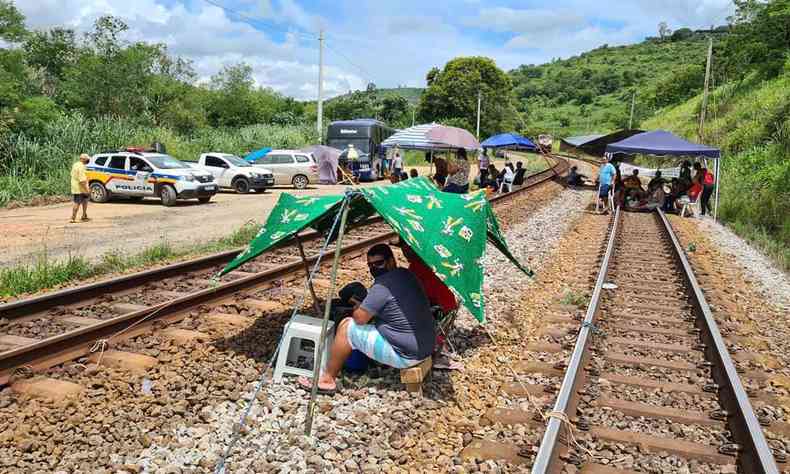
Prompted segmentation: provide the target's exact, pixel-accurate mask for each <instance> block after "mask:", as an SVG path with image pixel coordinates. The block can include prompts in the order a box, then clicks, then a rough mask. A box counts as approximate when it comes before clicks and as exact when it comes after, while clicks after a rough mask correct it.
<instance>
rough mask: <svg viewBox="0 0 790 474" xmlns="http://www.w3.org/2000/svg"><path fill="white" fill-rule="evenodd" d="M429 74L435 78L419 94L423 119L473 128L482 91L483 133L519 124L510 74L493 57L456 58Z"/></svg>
mask: <svg viewBox="0 0 790 474" xmlns="http://www.w3.org/2000/svg"><path fill="white" fill-rule="evenodd" d="M433 71H434V70H432V72H433ZM429 75H432V80H431V82H430V84H429V86H428V88H427V89H426V90H425V92H424V93H423V94H422V97H421V98H420V104H419V108H418V112H417V113H418V115H419V116H420V118H421V120H424V121H441V122H445V123H454V124H456V125H458V126H463V128H466V129H467V130H474V124H475V123H476V119H477V116H476V114H477V97H478V92H479V93H480V94H481V95H482V98H483V105H482V114H481V122H480V133H481V135H482V136H488V135H493V134H494V133H499V132H502V131H506V130H513V129H515V128H516V127H517V126H518V125H519V124H520V122H521V118H520V116H519V114H518V112H517V111H516V108H515V106H514V95H513V85H512V82H511V80H510V77H509V76H508V75H507V74H505V73H504V72H503V71H502V70H501V69H499V68H498V67H497V66H496V64H495V63H494V61H493V60H492V59H490V58H485V57H460V58H455V59H453V60H451V61H450V62H448V63H447V64H445V66H444V69H442V70H441V71H439V72H436V73H433V74H431V73H429Z"/></svg>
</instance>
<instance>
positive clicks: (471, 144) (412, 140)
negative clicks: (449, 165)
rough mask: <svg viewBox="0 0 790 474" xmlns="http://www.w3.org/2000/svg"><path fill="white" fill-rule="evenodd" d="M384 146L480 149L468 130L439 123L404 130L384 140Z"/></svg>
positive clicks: (424, 148)
mask: <svg viewBox="0 0 790 474" xmlns="http://www.w3.org/2000/svg"><path fill="white" fill-rule="evenodd" d="M467 135H468V136H467ZM382 146H384V147H385V148H390V147H399V148H403V149H413V150H450V149H455V148H466V149H468V150H476V149H479V148H480V144H479V143H478V142H477V140H475V139H474V137H473V136H472V134H471V133H469V132H467V131H466V130H463V129H459V128H456V127H447V126H444V125H439V124H438V123H426V124H422V125H415V126H413V127H409V128H406V129H403V130H401V131H399V132H397V133H396V134H394V135H392V136H391V137H389V138H387V139H386V140H384V142H382Z"/></svg>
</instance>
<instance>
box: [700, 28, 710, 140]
mask: <svg viewBox="0 0 790 474" xmlns="http://www.w3.org/2000/svg"><path fill="white" fill-rule="evenodd" d="M711 59H713V37H711V38H708V62H707V64H706V65H705V88H704V89H703V92H702V106H701V107H700V110H699V131H698V132H697V135H698V136H699V141H700V142H702V141H703V131H704V127H705V109H707V108H708V83H709V82H710V63H711Z"/></svg>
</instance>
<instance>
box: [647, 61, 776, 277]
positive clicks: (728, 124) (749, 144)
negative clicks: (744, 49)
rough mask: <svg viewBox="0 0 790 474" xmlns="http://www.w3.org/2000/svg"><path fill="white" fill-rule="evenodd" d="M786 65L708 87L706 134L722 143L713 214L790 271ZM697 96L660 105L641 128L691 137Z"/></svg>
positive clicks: (693, 136) (708, 140)
mask: <svg viewBox="0 0 790 474" xmlns="http://www.w3.org/2000/svg"><path fill="white" fill-rule="evenodd" d="M788 90H790V68H789V69H788V70H786V71H785V72H784V73H783V74H781V75H780V76H778V77H776V78H774V79H771V80H767V81H766V80H763V79H762V78H761V77H759V76H758V75H757V74H754V73H752V74H748V75H746V76H745V77H744V78H743V79H742V80H740V81H737V82H731V83H728V84H725V85H723V86H720V87H717V88H716V89H714V90H713V91H712V93H711V98H710V108H711V110H710V111H709V112H708V119H709V120H708V121H707V122H706V127H705V142H706V143H709V144H712V145H715V146H719V147H720V148H721V149H722V154H723V158H722V173H721V188H720V208H719V217H720V218H721V220H722V221H723V222H724V223H725V224H726V225H728V226H729V227H730V228H731V229H732V230H733V231H734V232H736V233H737V234H738V235H740V236H741V237H742V238H744V239H746V240H748V241H750V242H751V243H753V244H754V245H755V246H757V247H758V248H760V249H761V250H762V251H763V252H764V253H765V254H767V255H768V256H769V257H771V258H772V259H773V260H774V261H775V262H776V264H777V265H778V266H779V267H780V268H782V269H783V270H784V271H786V272H787V271H790V250H788V249H790V187H789V186H788V183H790V159H788V156H790V94H788V93H787V91H788ZM701 100H702V99H701V97H700V96H697V97H694V98H692V99H690V100H688V101H687V102H684V103H682V104H680V105H678V106H676V107H673V108H669V109H667V110H664V111H662V112H661V113H660V114H658V115H656V116H655V117H653V118H651V119H650V120H648V121H646V122H645V128H648V129H654V128H662V129H667V130H670V131H673V132H675V133H677V134H679V135H682V136H685V137H686V138H688V139H691V140H692V141H697V120H698V113H699V108H700V103H701Z"/></svg>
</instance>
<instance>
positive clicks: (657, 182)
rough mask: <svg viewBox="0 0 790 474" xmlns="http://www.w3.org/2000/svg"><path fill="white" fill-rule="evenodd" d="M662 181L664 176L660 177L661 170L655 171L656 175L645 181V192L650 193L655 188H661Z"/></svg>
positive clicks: (662, 185)
mask: <svg viewBox="0 0 790 474" xmlns="http://www.w3.org/2000/svg"><path fill="white" fill-rule="evenodd" d="M664 183H665V181H664V178H662V177H661V171H656V175H655V176H654V177H653V179H651V180H650V182H649V183H647V192H649V193H652V192H653V191H655V190H656V188H659V187H660V188H663V187H664Z"/></svg>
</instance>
